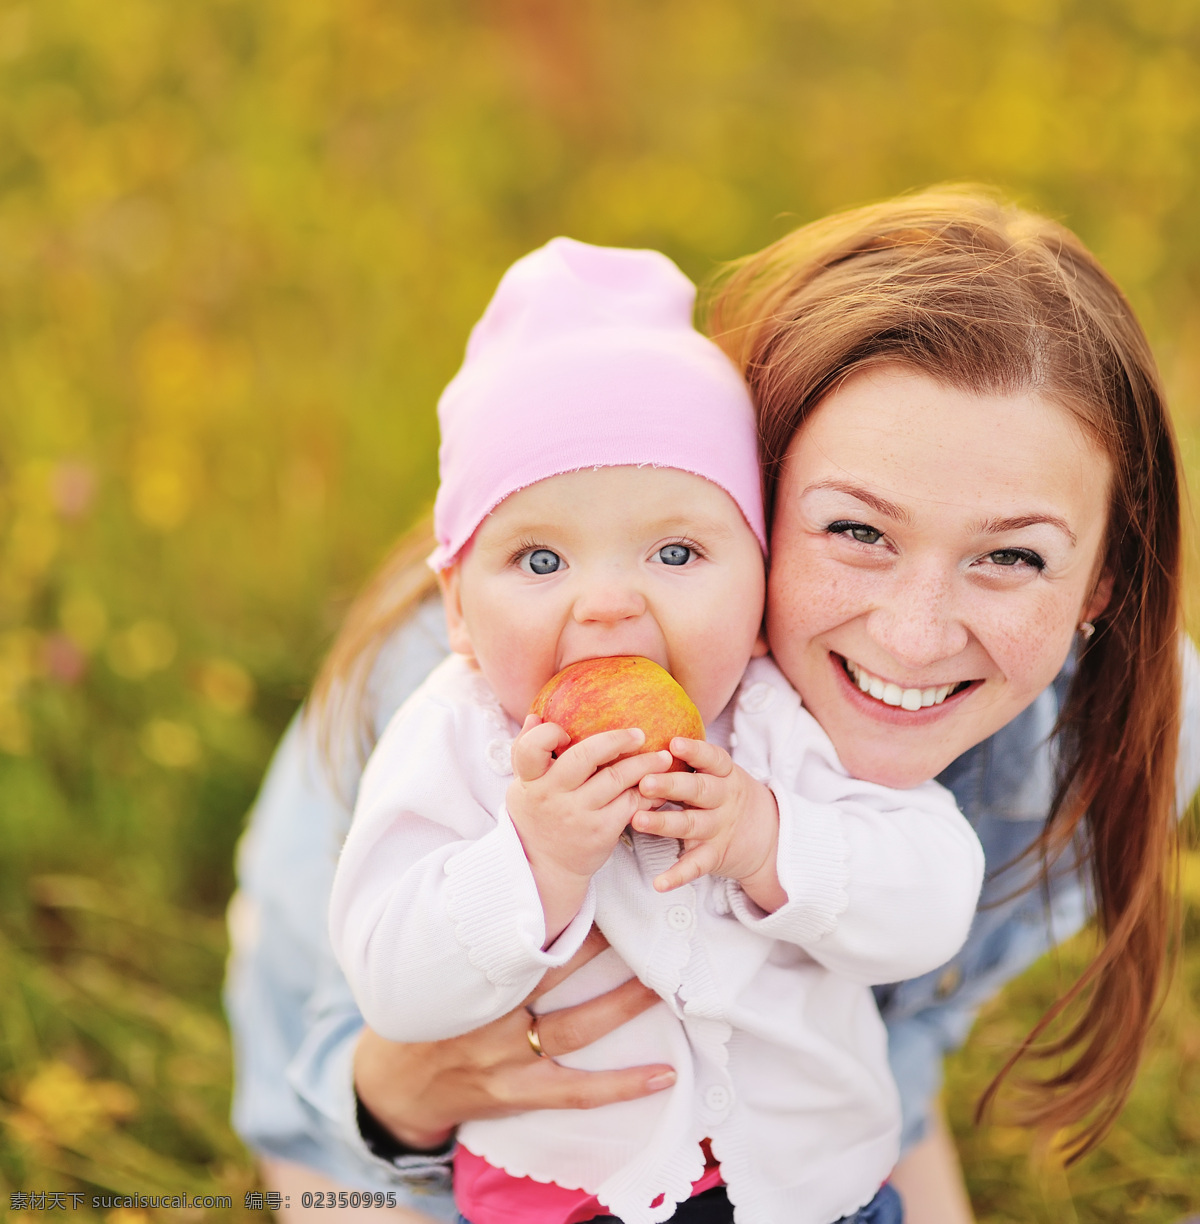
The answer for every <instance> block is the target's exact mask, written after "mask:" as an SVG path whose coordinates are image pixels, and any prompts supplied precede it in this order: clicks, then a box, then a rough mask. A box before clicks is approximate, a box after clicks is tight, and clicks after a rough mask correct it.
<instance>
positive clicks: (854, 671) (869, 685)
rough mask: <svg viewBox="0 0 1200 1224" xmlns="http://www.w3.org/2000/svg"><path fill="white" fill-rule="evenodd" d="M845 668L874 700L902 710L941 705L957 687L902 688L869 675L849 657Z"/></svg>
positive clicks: (946, 685)
mask: <svg viewBox="0 0 1200 1224" xmlns="http://www.w3.org/2000/svg"><path fill="white" fill-rule="evenodd" d="M846 670H847V671H848V672H849V673H850V676H851V678H852V679H853V680H854V683H855V684H857V685H858V687H859V688H860V689H862V691H863V692H864V693H870V694H871V696H872V697H874V698H875V700H876V701H882V702H883V703H884V704H885V705H890V706H900V708H901V709H904V710H919V709H921V708H922V707H923V706H934V705H941V704H942V702H943V701H945V700H946V698H947V697H948V696H949V695H950V693H951V692H952V691H953V690H954V689H955V688H956V687H957V686H956V685H953V684H942V685H939V686H938V687H937V688H927V689H919V688H910V689H902V688H901V687H900V686H899V685H898V684H895V683H893V682H892V681H890V680H883V679H881V678H880V677H879V676H873V675H871V673H870V672H869V671H867V669H866V668H865V667H859V665H858V664H857V663H855V662H854V661H853V660H851V659H847V660H846Z"/></svg>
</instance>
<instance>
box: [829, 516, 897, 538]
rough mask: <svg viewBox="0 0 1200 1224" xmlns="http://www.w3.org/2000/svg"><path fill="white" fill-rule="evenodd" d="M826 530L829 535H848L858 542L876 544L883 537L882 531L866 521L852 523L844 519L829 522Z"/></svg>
mask: <svg viewBox="0 0 1200 1224" xmlns="http://www.w3.org/2000/svg"><path fill="white" fill-rule="evenodd" d="M826 530H827V531H828V532H829V534H830V535H848V536H849V537H850V538H851V539H852V540H856V541H857V542H858V543H859V544H878V543H879V541H880V540H882V539H883V532H882V531H877V530H876V529H875V528H874V527H868V526H867V524H866V523H853V522H850V521H849V520H845V519H843V520H841V521H839V522H836V523H830V524H829V526H828V527H827V528H826Z"/></svg>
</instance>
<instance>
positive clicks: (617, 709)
mask: <svg viewBox="0 0 1200 1224" xmlns="http://www.w3.org/2000/svg"><path fill="white" fill-rule="evenodd" d="M530 713H531V714H536V715H537V716H538V717H539V718H540V719H542V721H543V722H552V723H557V724H558V725H559V726H560V727H562V729H563V730H564V731H565V732H566V733H567V734H568V735H569V736H570V737H571V743H572V744H576V743H578V742H579V741H580V740H581V739H586V738H587V737H588V736H589V735H595V734H597V732H600V731H613V730H616V729H617V728H619V727H640V728H641V729H642V731H644V732H645V734H646V743H645V746H644V747H643V748H641V749H640V751H642V752H657V751H659V750H660V749H663V748H669V747H670V744H671V740H672V738H673V737H674V736H676V735H681V736H684V737H686V738H687V739H703V738H704V723H703V721H702V720H701V718H700V711H699V710H697V709H696V707H695V706H694V705H693V704H692V699H691V698H690V697H689V696H688V695H687V693H685V692H684V691H683V689H682V688H681V687H680V686H679V685H678V684H677V683H676V681H675V679H674V677H673V676H672V675H671V673H670V672H669V671H667V670H666V669H665V668H662V667H659V665H658V664H657V663H654V662H652V661H651V660H650V659H643V658H641V656H639V655H615V656H612V657H610V658H604V659H583V660H581V661H580V662H578V663H572V664H571V665H570V666H569V667H564V668H563V669H562V671H560V672H559V673H558V674H557V675H556V676H552V677H551V678H550V679H549V680H547V681H546V683H545V685H544V686H543V687H542V690H541V692H540V693H538V695H537V696H536V697H535V698H534V699H533V705H532V706H531V707H530ZM687 768H688V767H687V766H686V765H685V764H684V763H683V762H682V761H680V760H678V759H675V760H674V761H673V762H672V765H671V769H672V770H686V769H687Z"/></svg>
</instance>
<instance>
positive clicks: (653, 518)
mask: <svg viewBox="0 0 1200 1224" xmlns="http://www.w3.org/2000/svg"><path fill="white" fill-rule="evenodd" d="M765 587H766V581H765V571H764V566H763V557H762V551H761V549H760V548H759V544H758V541H757V539H756V538H755V536H754V533H753V532H752V531H751V530H750V528H749V527H748V526H747V524H746V520H745V519H744V518H743V517H742V513H741V511H740V510H739V509H738V508H737V505H736V503H735V502H734V501H733V499H732V498H731V497H730V496H729V494H728V493H726V492H725V491H724V490H723V489H719V488H718V487H717V486H716V485H714V484H711V483H710V482H709V481H707V480H705V479H703V477H700V476H693V475H692V474H690V473H688V472H681V471H678V470H677V469H674V468H653V467H613V468H597V469H594V470H591V469H589V470H586V471H581V472H569V473H566V474H564V475H562V476H553V477H551V478H550V479H548V480H542V481H539V482H538V483H537V484H534V485H530V486H529V487H528V488H526V489H522V490H520V491H519V492H517V493H514V494H512V495H511V496H510V497H508V498H506V499H505V500H504V501H503V502H501V504H500V505H499V506H498V507H497V508H496V509H495V510H494V511H493V512H492V513H491V514H490V515H488V517H487V518H485V519H484V520H483V522H482V523H481V524H480V526H479V529H478V530H477V531H476V532H475V535H474V537H473V538H472V540H471V543H470V544H469V545H468V546H467V548H466V549H465V550H464V552H463V554H462V555H461V556H460V558H459V559H458V561H456V562H455V564H454V565H453V566H451V567H450V568H449V569H448V570H446V571H444V573H443V575H442V589H443V595H444V598H445V604H446V618H447V622H448V624H449V628H450V645H451V648H452V649H453V650H455V651H457V652H458V653H460V654H466V655H470V656H471V657H473V658H474V659H475V660H476V662H477V663H478V665H479V667H480V670H481V671H482V672H483V674H484V677H485V678H486V679H487V680H488V682H489V683H490V684H491V686H492V688H493V690H494V691H495V693H496V695H497V697H499V699H500V704H501V705H502V706H503V707H504V709H505V710H506V712H507V713H508V714H509V715H510V716H511V717H513V718H515V719H516V720H517V721H518V722H520V721H522V720H523V719H524V717H525V715H526V714H527V713H528V711H529V706H530V704H531V703H532V701H533V698H534V696H535V695H536V694H537V692H538V690H539V689H540V688H541V687H542V685H543V684H545V683H546V681H547V680H549V679H550V677H551V676H553V675H554V674H555V673H556V672H558V671H561V670H562V668H564V667H566V666H567V665H568V664H570V663H575V662H578V661H579V660H580V659H590V658H598V657H605V656H610V655H643V656H645V657H646V658H648V659H653V660H654V662H656V663H658V664H661V665H662V666H663V667H665V668H666V669H667V671H669V672H670V673H671V675H673V676H674V677H675V679H676V680H677V681H679V683H680V684H681V685H682V686H683V688H684V689H685V690H686V691H687V693H688V696H690V697H691V699H692V700H693V701H694V702H695V703H696V706H697V708H698V709H699V710H700V715H701V717H702V718H703V719H704V721H705V722H706V723H707V722H710V721H711V720H712V719H714V718H715V717H716V716H717V715H718V714H719V713H720V712H721V710H722V709H723V708H724V706H725V704H726V703H727V702H728V700H729V698H730V697H731V696H732V695H733V691H734V689H735V688H736V687H737V684H738V681H739V680H740V679H741V676H742V672H743V671H744V670H745V668H746V664H747V663H748V662H749V660H750V658H751V657H752V656H753V655H755V654H759V653H762V652H763V650H764V649H765V647H763V645H762V641H761V634H760V630H761V624H762V615H763V599H764V593H765Z"/></svg>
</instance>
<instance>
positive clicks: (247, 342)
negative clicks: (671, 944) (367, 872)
mask: <svg viewBox="0 0 1200 1224" xmlns="http://www.w3.org/2000/svg"><path fill="white" fill-rule="evenodd" d="M968 179H969V180H978V181H983V182H987V183H992V184H995V185H998V186H1000V187H1002V188H1004V189H1006V190H1007V191H1009V192H1011V193H1013V194H1014V195H1015V196H1016V197H1017V198H1019V199H1020V200H1021V201H1023V202H1025V203H1027V204H1030V205H1033V206H1035V207H1038V208H1040V209H1043V210H1046V211H1049V212H1050V213H1052V214H1054V215H1056V216H1059V217H1061V218H1062V219H1064V220H1065V221H1066V222H1067V223H1068V224H1070V225H1071V226H1072V227H1074V228H1075V229H1076V230H1077V231H1078V232H1079V233H1080V234H1081V235H1082V236H1083V238H1084V239H1085V240H1086V241H1087V242H1088V243H1090V244H1091V245H1092V246H1093V247H1094V248H1095V249H1096V250H1097V252H1098V253H1099V254H1100V256H1101V257H1102V259H1103V260H1104V261H1105V262H1106V263H1107V265H1108V266H1109V267H1110V268H1111V269H1112V271H1113V272H1114V273H1115V275H1116V276H1117V278H1118V279H1119V280H1120V282H1121V283H1122V284H1123V286H1124V287H1125V289H1126V290H1127V291H1128V293H1129V294H1130V295H1131V297H1132V298H1133V300H1134V302H1135V304H1136V306H1137V308H1138V310H1139V311H1140V313H1141V316H1142V318H1143V320H1144V322H1145V324H1146V326H1147V328H1148V330H1149V332H1150V334H1151V337H1152V340H1153V342H1154V344H1155V347H1156V350H1157V352H1158V354H1159V357H1160V358H1161V361H1162V364H1163V367H1164V370H1165V373H1166V378H1167V382H1168V384H1169V387H1170V390H1171V393H1172V398H1173V403H1174V409H1175V413H1176V420H1177V423H1178V426H1179V431H1180V435H1181V439H1182V446H1183V450H1184V454H1185V458H1186V462H1187V464H1188V469H1189V472H1190V479H1191V483H1192V488H1193V493H1194V492H1195V490H1196V489H1197V487H1198V483H1197V482H1198V481H1200V225H1198V224H1197V219H1198V208H1197V199H1198V198H1200V2H1198V0H838V2H837V3H828V2H826V0H740V2H739V3H732V2H731V0H175V2H164V0H106V3H104V4H96V3H94V2H93V3H88V2H86V0H27V2H24V3H14V2H13V0H0V830H2V831H0V837H2V839H3V840H2V848H0V1193H2V1194H3V1202H2V1204H0V1210H6V1209H7V1208H8V1206H9V1203H10V1199H9V1195H10V1193H11V1192H12V1191H19V1190H26V1191H29V1190H38V1189H48V1190H54V1189H59V1190H83V1191H87V1192H114V1193H135V1192H143V1193H154V1192H160V1193H161V1192H170V1193H174V1192H179V1191H180V1190H184V1189H186V1190H188V1191H189V1192H190V1193H192V1194H204V1193H213V1194H218V1193H228V1194H231V1195H232V1196H233V1199H234V1203H235V1207H234V1209H233V1210H232V1211H231V1212H214V1213H209V1214H210V1215H211V1216H212V1218H229V1219H239V1220H240V1219H243V1218H245V1219H255V1218H262V1217H261V1215H260V1214H258V1213H246V1212H244V1211H243V1209H242V1203H243V1197H242V1196H243V1192H244V1191H245V1190H246V1189H249V1188H251V1187H253V1186H254V1185H255V1182H254V1173H253V1169H252V1166H251V1163H250V1161H249V1159H248V1158H247V1156H246V1155H245V1153H244V1152H243V1151H242V1150H241V1148H240V1146H239V1145H238V1143H237V1141H236V1140H235V1139H234V1137H233V1136H232V1135H231V1133H230V1131H229V1128H228V1124H227V1121H226V1113H227V1108H228V1080H229V1051H228V1043H227V1038H226V1035H225V1031H224V1027H223V1023H222V1020H221V1015H220V1007H219V997H218V992H219V983H220V976H221V971H222V962H223V956H224V948H225V942H224V929H223V923H222V913H223V907H224V905H225V902H226V901H227V899H228V896H229V894H230V891H231V887H232V871H231V861H232V855H233V848H234V843H235V840H236V837H237V835H238V832H239V829H240V827H241V825H242V822H243V818H244V814H245V811H246V809H247V807H248V805H249V803H250V801H251V799H252V797H253V793H254V790H255V786H256V784H257V780H258V779H259V777H260V775H261V773H262V770H263V768H264V766H265V764H266V762H267V760H268V757H269V753H270V751H271V748H272V745H273V743H274V742H275V740H276V739H277V737H278V736H279V734H280V731H281V730H282V728H283V727H284V725H285V724H286V722H287V720H288V718H289V717H290V716H291V715H292V713H293V712H294V710H295V709H296V707H297V704H298V702H299V701H300V700H301V699H302V697H303V694H304V692H305V690H306V687H307V685H308V684H309V682H310V680H311V678H312V676H313V673H314V669H315V667H316V666H317V664H318V662H319V660H320V657H321V655H322V652H323V650H324V649H325V647H326V646H327V644H328V642H329V640H330V637H331V634H332V632H333V631H334V629H335V627H336V625H337V623H338V620H339V617H340V615H341V613H342V611H343V610H344V608H345V606H346V603H347V601H348V599H349V598H350V597H351V596H352V594H353V592H354V591H355V589H356V588H357V587H358V586H359V584H360V583H361V582H362V581H363V580H364V578H365V576H366V575H367V574H368V573H369V572H370V570H371V568H372V567H373V566H374V565H375V564H376V563H377V562H378V560H379V559H380V558H381V557H382V555H383V554H384V553H385V552H386V550H387V548H388V546H389V543H390V542H391V541H392V540H393V539H394V538H395V537H396V536H397V535H398V534H399V533H400V532H401V531H402V530H403V529H404V528H405V527H406V526H408V525H409V524H410V523H411V522H412V521H413V519H414V517H415V516H416V515H418V514H419V513H420V512H421V511H422V510H423V509H424V508H426V507H427V506H428V504H429V503H430V501H431V500H432V496H433V493H434V482H435V462H434V460H435V447H436V432H435V423H434V403H435V400H436V396H437V393H438V391H439V389H440V387H441V386H442V385H443V384H444V383H445V381H446V380H447V378H448V377H449V376H450V374H451V373H452V372H453V370H454V369H455V367H456V365H457V363H458V360H459V358H460V354H461V351H462V346H463V342H464V339H465V336H466V332H467V329H468V327H469V325H470V324H471V323H472V321H473V320H474V319H475V318H476V317H477V315H478V313H479V311H480V310H481V308H482V306H483V304H484V302H485V301H486V299H487V297H488V295H489V294H490V292H491V290H492V288H493V287H494V284H495V282H496V280H497V278H498V276H499V274H500V272H501V271H502V270H503V268H504V267H505V266H506V265H507V264H508V263H509V262H510V261H511V260H512V259H514V258H515V257H516V256H518V255H520V254H522V253H523V252H525V251H527V250H529V249H530V248H532V247H534V246H536V245H539V244H540V243H542V242H543V241H545V240H546V239H547V238H549V237H551V236H553V235H554V234H558V233H566V234H570V235H573V236H575V237H578V238H582V239H586V240H590V241H593V242H601V243H613V244H626V245H638V246H653V247H659V248H661V249H663V250H665V251H666V252H668V253H669V254H670V255H671V256H673V257H674V258H675V259H676V260H677V261H678V262H679V263H680V264H681V265H682V267H683V268H684V269H685V270H686V271H687V272H688V273H689V274H691V275H692V276H693V277H695V278H697V279H703V278H704V277H706V276H708V275H710V274H711V273H712V272H713V270H714V269H715V268H716V266H717V265H718V263H719V262H720V261H721V260H725V259H728V258H731V257H733V256H736V255H739V254H742V253H745V252H747V251H749V250H751V249H753V248H756V247H758V246H760V245H762V244H764V243H766V242H767V241H769V240H771V239H773V238H775V237H777V236H779V235H781V234H782V233H784V232H785V231H786V230H788V229H789V228H791V227H793V226H794V225H796V224H799V223H801V222H804V221H807V220H810V219H812V218H814V217H817V216H819V215H821V214H823V213H825V212H827V211H829V210H831V209H835V208H840V207H844V206H848V205H852V204H857V203H863V202H867V201H869V200H871V199H875V198H878V197H881V196H884V195H888V194H891V193H894V192H897V191H901V190H906V189H909V188H913V187H918V186H922V185H925V184H928V183H930V182H934V181H938V180H968ZM1192 575H1193V577H1192V581H1191V585H1190V596H1189V599H1190V602H1189V609H1190V620H1191V626H1192V630H1193V632H1195V631H1196V630H1197V629H1200V589H1198V587H1197V583H1196V578H1195V575H1196V569H1195V568H1193V570H1192ZM1184 881H1185V890H1186V891H1187V893H1188V897H1189V904H1190V909H1189V911H1188V916H1187V926H1186V934H1187V936H1188V937H1190V940H1191V943H1190V945H1189V946H1186V947H1185V954H1184V959H1183V964H1182V970H1181V973H1180V977H1179V981H1178V984H1177V986H1176V989H1175V991H1174V992H1173V994H1172V995H1171V998H1170V999H1169V1001H1168V1003H1167V1005H1166V1007H1165V1009H1164V1012H1163V1015H1162V1020H1161V1022H1160V1024H1159V1027H1158V1032H1157V1036H1156V1040H1155V1047H1154V1050H1153V1051H1152V1053H1151V1055H1150V1057H1149V1059H1148V1061H1147V1064H1146V1069H1145V1072H1144V1074H1143V1076H1142V1078H1141V1080H1140V1083H1139V1088H1138V1093H1137V1096H1136V1098H1135V1100H1134V1102H1133V1103H1132V1104H1131V1105H1130V1107H1129V1109H1128V1110H1127V1112H1126V1114H1125V1115H1124V1117H1123V1119H1122V1121H1121V1123H1120V1125H1119V1126H1118V1127H1117V1129H1116V1130H1115V1131H1114V1132H1113V1134H1112V1136H1111V1137H1110V1139H1109V1140H1108V1142H1107V1143H1106V1144H1105V1146H1104V1148H1103V1150H1102V1151H1100V1152H1098V1153H1096V1154H1095V1155H1093V1156H1092V1157H1090V1158H1089V1159H1087V1160H1086V1161H1084V1162H1083V1163H1082V1164H1081V1165H1079V1166H1077V1167H1076V1168H1074V1169H1072V1170H1071V1171H1070V1172H1069V1173H1063V1172H1062V1171H1061V1170H1058V1169H1057V1168H1056V1166H1055V1165H1054V1163H1053V1161H1047V1160H1045V1159H1042V1158H1039V1157H1038V1156H1036V1155H1034V1154H1031V1152H1030V1145H1029V1140H1028V1137H1027V1136H1026V1135H1025V1134H1024V1133H1023V1132H1021V1131H1019V1130H1016V1129H1013V1128H1011V1127H1006V1126H1004V1125H1002V1124H995V1125H990V1126H988V1127H985V1128H983V1129H980V1130H976V1129H975V1128H974V1127H973V1125H972V1122H971V1110H972V1104H973V1101H974V1100H975V1098H976V1097H977V1096H978V1093H979V1091H980V1089H981V1088H982V1086H983V1085H984V1084H985V1083H986V1082H987V1080H988V1079H989V1077H990V1074H991V1073H992V1071H994V1069H995V1068H996V1067H997V1066H998V1064H999V1062H1000V1061H1001V1059H1002V1057H1003V1053H1004V1051H1005V1049H1006V1048H1008V1046H1009V1045H1010V1044H1011V1042H1012V1041H1013V1040H1014V1039H1015V1037H1017V1036H1018V1035H1019V1034H1021V1033H1023V1032H1024V1031H1025V1029H1026V1028H1027V1026H1028V1024H1029V1023H1030V1022H1031V1020H1032V1019H1033V1018H1034V1017H1036V1016H1037V1015H1038V1014H1040V1008H1041V1007H1042V1005H1043V1004H1044V1003H1045V1001H1046V1000H1047V999H1048V998H1049V997H1050V996H1051V995H1052V994H1053V992H1054V990H1055V987H1056V983H1057V982H1059V981H1060V980H1062V977H1063V976H1064V975H1069V974H1070V973H1071V971H1072V968H1073V967H1074V966H1076V965H1078V964H1079V963H1080V958H1081V957H1082V956H1084V955H1085V954H1086V949H1085V948H1082V947H1078V946H1077V947H1073V948H1072V949H1068V950H1067V952H1066V953H1065V954H1064V955H1063V958H1062V963H1061V964H1060V965H1056V964H1046V965H1043V966H1040V967H1039V968H1038V969H1036V970H1035V971H1034V972H1033V973H1032V974H1031V975H1029V976H1028V977H1027V978H1025V979H1024V980H1022V981H1021V982H1020V983H1018V984H1017V985H1016V986H1015V987H1014V988H1013V989H1012V990H1010V991H1009V992H1008V993H1007V994H1006V995H1005V997H1004V998H1002V999H1000V1000H997V1001H996V1003H995V1004H994V1005H993V1006H991V1007H990V1008H989V1009H988V1010H987V1012H986V1013H985V1015H984V1016H983V1018H982V1019H981V1021H980V1024H979V1025H978V1026H977V1029H976V1033H975V1035H974V1037H973V1038H972V1042H971V1044H970V1046H969V1047H968V1048H967V1050H966V1051H965V1052H964V1053H963V1054H962V1055H961V1056H960V1057H958V1058H957V1059H956V1060H955V1062H954V1065H953V1067H952V1068H951V1073H950V1078H949V1085H948V1094H949V1095H948V1099H949V1105H950V1110H951V1115H952V1119H953V1122H954V1126H955V1130H956V1133H957V1134H958V1136H959V1140H960V1143H961V1145H962V1148H963V1152H964V1156H965V1159H966V1161H967V1167H968V1176H969V1181H970V1188H971V1193H972V1196H973V1198H974V1202H975V1206H976V1209H977V1211H978V1213H979V1217H980V1219H981V1220H984V1221H988V1222H992V1224H999V1222H1001V1221H1013V1222H1017V1221H1020V1222H1021V1224H1026V1222H1028V1221H1047V1222H1054V1224H1061V1222H1064V1221H1066V1222H1072V1221H1080V1222H1082V1221H1126V1220H1138V1221H1155V1222H1158V1221H1162V1222H1163V1224H1167V1222H1169V1221H1172V1220H1174V1219H1176V1218H1177V1217H1178V1216H1180V1215H1182V1214H1184V1212H1185V1209H1187V1208H1189V1207H1190V1208H1192V1209H1198V1208H1200V1019H1198V1000H1200V947H1197V943H1196V940H1197V937H1198V936H1200V860H1198V859H1197V858H1196V856H1195V855H1192V856H1190V857H1188V858H1187V859H1186V860H1185V870H1184ZM89 1214H90V1213H89V1212H87V1211H86V1210H81V1211H80V1212H76V1213H72V1215H73V1218H80V1219H83V1218H87V1217H88V1216H89ZM110 1218H112V1219H114V1220H120V1221H122V1224H132V1222H133V1221H135V1220H139V1219H145V1218H148V1217H146V1216H145V1215H142V1214H140V1213H137V1212H124V1213H114V1214H113V1215H112V1216H110ZM171 1218H172V1219H176V1218H182V1217H180V1216H179V1215H178V1213H172V1214H171Z"/></svg>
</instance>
